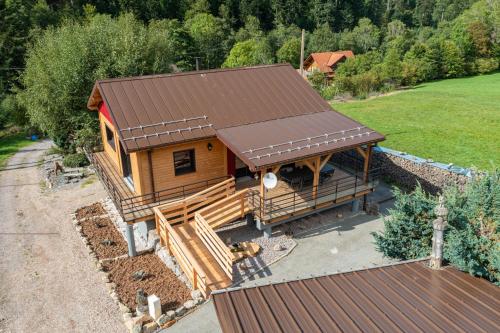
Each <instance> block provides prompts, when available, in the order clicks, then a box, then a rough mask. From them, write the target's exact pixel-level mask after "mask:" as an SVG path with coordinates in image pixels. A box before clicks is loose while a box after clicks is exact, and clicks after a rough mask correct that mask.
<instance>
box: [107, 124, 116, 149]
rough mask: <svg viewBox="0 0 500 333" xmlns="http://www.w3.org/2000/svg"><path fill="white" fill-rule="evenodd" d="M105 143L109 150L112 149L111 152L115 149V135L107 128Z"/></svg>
mask: <svg viewBox="0 0 500 333" xmlns="http://www.w3.org/2000/svg"><path fill="white" fill-rule="evenodd" d="M106 141H107V142H108V145H110V146H111V148H113V150H116V148H115V135H114V133H113V131H112V130H111V129H110V128H109V127H108V126H106Z"/></svg>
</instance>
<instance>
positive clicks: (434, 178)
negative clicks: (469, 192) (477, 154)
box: [372, 147, 472, 194]
mask: <svg viewBox="0 0 500 333" xmlns="http://www.w3.org/2000/svg"><path fill="white" fill-rule="evenodd" d="M372 166H373V167H374V168H377V167H380V168H381V176H382V179H386V180H388V181H390V182H394V183H395V184H397V185H398V186H401V187H403V188H407V189H413V188H414V187H415V186H416V185H417V182H419V183H420V184H421V185H422V188H423V189H424V190H425V191H427V192H429V193H432V194H436V193H438V192H441V191H442V189H443V188H445V187H446V186H447V185H452V184H456V185H458V186H459V188H463V187H464V185H465V184H466V183H467V181H468V180H469V179H470V177H471V176H472V171H471V170H470V169H464V168H460V167H456V166H454V165H453V164H449V165H446V164H442V163H437V162H434V161H432V160H426V159H423V158H420V157H417V156H413V155H408V154H405V153H402V152H398V151H395V150H392V149H388V148H383V147H375V148H374V154H373V160H372Z"/></svg>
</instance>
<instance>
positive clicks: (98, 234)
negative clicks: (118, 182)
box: [80, 204, 128, 259]
mask: <svg viewBox="0 0 500 333" xmlns="http://www.w3.org/2000/svg"><path fill="white" fill-rule="evenodd" d="M99 205H100V204H99ZM92 206H94V205H92ZM99 215H100V214H99ZM87 216H91V215H87ZM80 225H81V227H82V232H83V234H84V235H85V237H86V238H87V239H88V240H89V242H90V247H91V248H92V250H94V252H95V253H96V256H97V258H98V259H109V258H116V257H118V256H121V255H124V254H127V250H128V249H127V242H125V239H123V236H122V235H121V234H120V232H119V231H118V230H116V227H115V225H114V224H113V222H112V221H111V220H110V219H109V217H105V218H100V217H98V218H92V219H88V220H84V221H82V222H80Z"/></svg>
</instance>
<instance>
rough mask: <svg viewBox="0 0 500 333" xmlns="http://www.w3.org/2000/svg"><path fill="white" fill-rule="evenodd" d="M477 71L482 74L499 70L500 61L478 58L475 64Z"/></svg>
mask: <svg viewBox="0 0 500 333" xmlns="http://www.w3.org/2000/svg"><path fill="white" fill-rule="evenodd" d="M474 65H475V67H476V71H477V72H478V73H480V74H485V73H489V72H493V71H494V70H496V69H497V68H498V59H495V58H478V59H476V61H475V62H474Z"/></svg>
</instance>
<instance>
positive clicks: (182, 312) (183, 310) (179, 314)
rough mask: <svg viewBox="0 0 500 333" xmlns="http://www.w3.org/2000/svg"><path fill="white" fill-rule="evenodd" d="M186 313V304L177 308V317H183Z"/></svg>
mask: <svg viewBox="0 0 500 333" xmlns="http://www.w3.org/2000/svg"><path fill="white" fill-rule="evenodd" d="M185 313H186V308H185V307H184V306H181V307H180V308H178V309H177V310H175V315H176V316H177V317H181V316H183V315H184V314H185Z"/></svg>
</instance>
